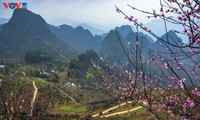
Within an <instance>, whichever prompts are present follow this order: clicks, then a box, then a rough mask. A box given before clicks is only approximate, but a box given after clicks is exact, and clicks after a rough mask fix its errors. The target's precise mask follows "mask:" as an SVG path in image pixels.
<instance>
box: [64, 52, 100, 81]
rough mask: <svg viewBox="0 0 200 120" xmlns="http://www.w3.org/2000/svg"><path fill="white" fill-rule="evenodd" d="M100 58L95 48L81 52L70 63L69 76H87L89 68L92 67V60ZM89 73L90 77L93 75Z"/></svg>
mask: <svg viewBox="0 0 200 120" xmlns="http://www.w3.org/2000/svg"><path fill="white" fill-rule="evenodd" d="M98 59H99V57H98V55H97V54H96V53H95V52H94V51H93V50H88V51H86V52H85V53H82V54H80V55H79V56H78V57H77V58H74V59H72V60H71V61H70V63H69V74H68V75H69V77H77V78H83V77H85V75H86V74H87V73H86V72H88V68H89V67H92V64H91V61H90V60H93V61H97V60H98ZM88 75H89V76H88V77H92V76H91V74H89V73H88Z"/></svg>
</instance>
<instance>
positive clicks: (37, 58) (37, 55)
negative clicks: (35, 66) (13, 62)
mask: <svg viewBox="0 0 200 120" xmlns="http://www.w3.org/2000/svg"><path fill="white" fill-rule="evenodd" d="M24 59H25V61H26V62H27V63H40V62H46V61H51V60H52V56H51V55H50V54H48V53H46V52H43V51H28V52H26V53H25V57H24Z"/></svg>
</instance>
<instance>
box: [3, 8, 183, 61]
mask: <svg viewBox="0 0 200 120" xmlns="http://www.w3.org/2000/svg"><path fill="white" fill-rule="evenodd" d="M82 26H85V27H88V29H89V28H93V27H90V26H87V25H82ZM82 26H77V27H75V28H74V27H72V26H70V25H66V24H63V25H60V26H53V25H50V24H48V23H47V22H46V21H45V20H44V19H43V18H42V17H41V16H40V15H37V14H35V13H33V12H31V11H29V10H18V9H16V10H14V12H13V16H12V17H11V19H10V20H9V21H8V23H5V24H3V25H1V26H0V28H1V29H0V42H1V44H0V56H1V58H4V59H10V58H17V59H22V58H23V56H24V54H25V53H26V52H27V51H35V50H40V51H45V52H47V53H49V54H51V55H52V56H54V57H55V58H64V59H67V58H71V57H73V56H75V55H77V53H83V52H85V51H86V50H90V49H93V50H94V51H95V52H96V53H97V54H99V55H103V56H104V57H105V59H106V60H107V61H108V62H109V63H110V64H117V63H120V62H121V63H123V64H125V63H126V62H127V57H126V55H125V54H124V52H125V51H126V52H130V51H129V50H130V46H135V45H136V36H138V43H139V47H140V48H142V53H143V54H144V56H147V54H148V51H149V49H157V50H160V51H163V47H160V46H161V45H160V44H163V43H160V41H158V40H157V41H155V42H154V41H153V39H152V38H151V37H149V36H148V35H147V34H144V33H142V32H139V33H136V32H135V31H133V30H132V28H131V26H129V25H123V26H121V27H116V28H114V29H113V30H110V31H109V32H108V33H105V34H101V35H94V34H93V33H91V32H90V31H89V30H88V29H85V28H84V27H82ZM93 29H95V28H93ZM101 32H102V31H101ZM166 36H168V37H167V38H170V41H171V43H172V44H174V43H176V44H181V43H182V40H181V38H179V37H178V36H177V35H176V34H175V33H174V32H173V31H169V32H168V33H166V34H164V35H163V36H162V37H161V38H163V39H166ZM175 41H176V42H175Z"/></svg>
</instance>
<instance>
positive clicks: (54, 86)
mask: <svg viewBox="0 0 200 120" xmlns="http://www.w3.org/2000/svg"><path fill="white" fill-rule="evenodd" d="M41 81H42V82H43V83H45V84H48V85H50V86H52V87H54V88H56V89H57V90H59V92H61V93H62V94H63V95H65V96H67V97H68V98H69V99H71V100H72V101H73V102H74V103H75V104H76V105H78V103H77V102H76V101H75V100H74V98H72V97H71V96H69V95H68V94H67V93H65V92H64V91H63V90H61V89H59V88H58V87H56V86H55V85H53V84H51V83H48V82H46V81H44V80H41Z"/></svg>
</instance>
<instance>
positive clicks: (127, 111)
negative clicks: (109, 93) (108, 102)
mask: <svg viewBox="0 0 200 120" xmlns="http://www.w3.org/2000/svg"><path fill="white" fill-rule="evenodd" d="M127 103H129V104H130V103H132V102H131V101H128V102H125V103H122V104H120V105H117V106H114V107H111V108H109V109H106V110H104V111H103V112H102V113H103V114H105V113H107V112H109V111H111V110H114V109H117V108H118V107H120V106H124V105H126V104H127ZM144 104H146V103H144ZM140 108H142V106H138V107H135V108H132V109H129V110H124V111H121V112H114V113H111V114H108V115H102V116H100V117H110V116H114V115H121V114H125V113H129V112H133V111H136V110H138V109H140ZM97 116H99V113H98V114H94V115H92V117H97Z"/></svg>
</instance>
